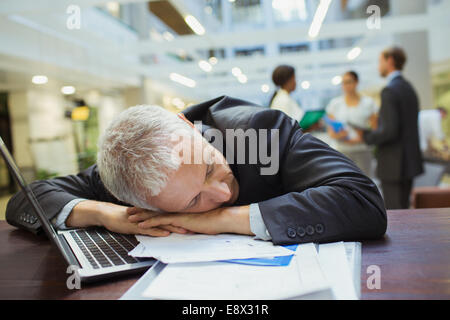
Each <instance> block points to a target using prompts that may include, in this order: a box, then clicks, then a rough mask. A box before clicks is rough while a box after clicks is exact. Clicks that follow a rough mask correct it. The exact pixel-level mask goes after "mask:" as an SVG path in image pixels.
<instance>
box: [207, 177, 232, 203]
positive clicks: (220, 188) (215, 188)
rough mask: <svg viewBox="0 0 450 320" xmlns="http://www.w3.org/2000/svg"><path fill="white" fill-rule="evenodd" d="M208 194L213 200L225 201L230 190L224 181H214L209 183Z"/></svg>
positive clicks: (228, 197)
mask: <svg viewBox="0 0 450 320" xmlns="http://www.w3.org/2000/svg"><path fill="white" fill-rule="evenodd" d="M209 195H210V197H211V200H213V201H214V202H226V201H228V200H229V199H230V197H231V190H230V188H228V185H227V184H226V183H225V182H221V181H216V182H213V183H211V184H209Z"/></svg>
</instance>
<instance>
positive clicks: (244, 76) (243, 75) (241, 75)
mask: <svg viewBox="0 0 450 320" xmlns="http://www.w3.org/2000/svg"><path fill="white" fill-rule="evenodd" d="M238 81H239V82H240V83H246V82H247V76H246V75H245V74H240V75H239V76H238Z"/></svg>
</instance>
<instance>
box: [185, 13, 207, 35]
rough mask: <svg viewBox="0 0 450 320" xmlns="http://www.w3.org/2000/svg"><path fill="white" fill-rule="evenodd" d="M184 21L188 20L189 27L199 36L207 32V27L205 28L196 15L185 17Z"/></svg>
mask: <svg viewBox="0 0 450 320" xmlns="http://www.w3.org/2000/svg"><path fill="white" fill-rule="evenodd" d="M184 21H186V23H187V25H188V26H189V28H191V29H192V31H194V32H195V33H196V34H198V35H199V36H202V35H204V34H205V28H203V26H202V25H201V23H200V22H198V20H197V19H196V18H195V17H194V16H192V15H188V16H186V17H185V18H184Z"/></svg>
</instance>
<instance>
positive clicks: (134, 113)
mask: <svg viewBox="0 0 450 320" xmlns="http://www.w3.org/2000/svg"><path fill="white" fill-rule="evenodd" d="M181 130H184V131H185V132H192V128H190V126H189V125H188V124H187V123H186V122H184V121H183V120H182V119H180V118H179V117H178V116H177V115H176V114H174V113H172V112H170V111H168V110H166V109H163V108H161V107H159V106H148V105H142V106H135V107H131V108H128V109H127V110H125V111H123V112H121V113H120V114H119V115H118V116H117V117H116V118H114V120H113V121H112V122H111V124H110V125H109V126H108V128H107V129H106V131H105V132H104V133H103V134H102V136H101V138H100V140H99V146H98V147H99V151H98V155H97V166H98V170H99V174H100V178H101V180H102V182H103V184H104V185H105V187H106V189H108V191H109V192H111V193H112V194H113V195H114V196H115V197H116V198H117V199H118V200H120V201H123V202H125V203H129V204H131V205H134V206H137V207H140V208H146V209H150V210H154V209H155V208H153V207H152V206H150V205H149V204H147V202H146V197H147V196H148V195H151V196H156V195H158V194H159V193H160V192H161V190H162V188H164V186H165V185H166V183H167V178H168V175H169V174H170V173H171V172H173V171H174V170H177V169H178V168H179V166H180V159H178V158H177V157H174V156H173V142H171V139H173V134H174V133H175V132H177V131H180V132H181Z"/></svg>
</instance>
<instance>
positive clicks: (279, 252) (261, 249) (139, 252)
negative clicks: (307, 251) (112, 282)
mask: <svg viewBox="0 0 450 320" xmlns="http://www.w3.org/2000/svg"><path fill="white" fill-rule="evenodd" d="M136 238H137V239H138V241H139V245H137V246H136V248H134V249H133V250H132V251H131V252H130V253H129V254H130V255H132V256H133V257H138V258H143V257H152V258H155V259H157V260H159V261H161V262H164V263H182V262H206V261H220V260H229V259H249V258H263V257H275V256H291V255H293V252H292V251H291V250H289V249H287V248H284V247H281V246H274V245H273V244H272V242H268V241H260V240H255V239H253V238H252V237H250V236H244V235H237V234H219V235H205V234H187V235H184V234H177V233H172V234H171V235H170V236H168V237H161V238H153V237H147V236H137V237H136Z"/></svg>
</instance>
